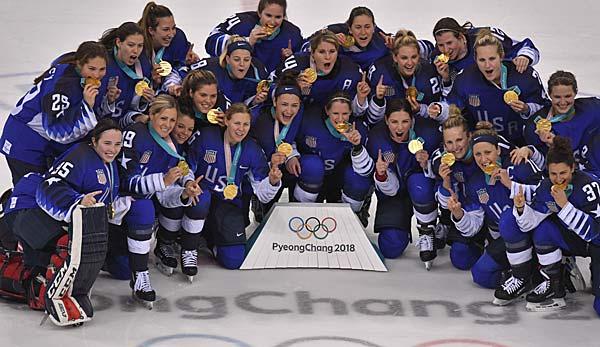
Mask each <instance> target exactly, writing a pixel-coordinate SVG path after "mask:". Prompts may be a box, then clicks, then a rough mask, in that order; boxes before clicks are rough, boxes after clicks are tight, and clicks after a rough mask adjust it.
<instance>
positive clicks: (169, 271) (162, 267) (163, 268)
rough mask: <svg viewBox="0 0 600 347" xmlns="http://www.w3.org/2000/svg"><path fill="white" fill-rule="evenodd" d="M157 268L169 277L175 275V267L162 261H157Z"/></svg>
mask: <svg viewBox="0 0 600 347" xmlns="http://www.w3.org/2000/svg"><path fill="white" fill-rule="evenodd" d="M156 268H157V269H158V271H160V272H161V273H162V274H163V275H165V276H167V277H171V275H173V271H174V270H175V268H172V267H168V266H166V265H165V264H163V263H161V262H160V261H158V262H156Z"/></svg>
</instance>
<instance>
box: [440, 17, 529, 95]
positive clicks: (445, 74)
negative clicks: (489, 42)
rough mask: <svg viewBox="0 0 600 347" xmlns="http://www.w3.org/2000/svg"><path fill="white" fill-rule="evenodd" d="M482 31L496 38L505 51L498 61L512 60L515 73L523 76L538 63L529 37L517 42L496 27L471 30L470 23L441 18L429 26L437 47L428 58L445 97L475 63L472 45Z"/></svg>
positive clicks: (472, 28) (473, 28)
mask: <svg viewBox="0 0 600 347" xmlns="http://www.w3.org/2000/svg"><path fill="white" fill-rule="evenodd" d="M482 29H485V30H490V31H491V32H492V33H493V34H494V36H496V37H497V38H498V40H499V41H500V43H501V45H502V47H503V49H504V52H505V55H504V56H503V57H502V58H503V59H505V60H506V61H512V62H513V64H514V65H515V68H516V70H517V71H518V72H519V73H524V72H525V70H526V69H527V67H528V66H531V65H535V64H537V63H538V62H539V60H540V52H539V51H538V49H537V48H536V47H535V45H534V44H533V42H532V41H531V40H530V39H529V38H526V39H524V40H523V41H517V40H514V39H512V38H510V37H509V36H508V35H506V34H505V33H504V31H502V30H501V29H499V28H495V27H488V28H475V27H473V24H471V22H465V23H464V24H463V25H460V24H458V22H457V21H456V19H454V18H451V17H444V18H442V19H440V20H439V21H437V23H435V26H434V27H433V37H434V38H435V43H436V47H437V48H436V50H435V51H434V52H433V53H432V57H431V58H432V61H433V63H434V64H435V66H436V68H437V70H438V72H439V74H440V75H441V76H442V78H443V82H444V95H448V92H449V91H450V89H451V87H452V82H453V81H454V79H455V78H456V75H457V74H458V73H459V72H460V71H462V70H464V69H466V68H467V67H469V66H472V65H473V64H474V63H475V51H474V49H473V45H474V44H475V41H476V39H475V37H476V36H477V35H478V34H479V31H480V30H482Z"/></svg>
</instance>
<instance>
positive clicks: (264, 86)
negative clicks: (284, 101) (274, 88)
mask: <svg viewBox="0 0 600 347" xmlns="http://www.w3.org/2000/svg"><path fill="white" fill-rule="evenodd" d="M270 86H271V83H269V81H267V80H261V81H260V82H258V84H257V85H256V93H257V94H258V93H262V92H268V91H269V87H270Z"/></svg>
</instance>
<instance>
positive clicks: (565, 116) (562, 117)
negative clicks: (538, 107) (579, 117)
mask: <svg viewBox="0 0 600 347" xmlns="http://www.w3.org/2000/svg"><path fill="white" fill-rule="evenodd" d="M550 112H552V108H550V110H549V111H548V120H549V121H550V123H558V122H562V121H568V120H571V118H573V116H574V115H575V107H574V106H571V108H570V109H569V111H567V113H559V114H555V115H551V114H550Z"/></svg>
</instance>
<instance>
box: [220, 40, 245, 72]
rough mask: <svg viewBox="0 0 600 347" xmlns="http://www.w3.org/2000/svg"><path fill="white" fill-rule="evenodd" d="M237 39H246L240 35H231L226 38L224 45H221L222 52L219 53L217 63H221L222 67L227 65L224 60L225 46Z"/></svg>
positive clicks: (225, 55) (225, 54)
mask: <svg viewBox="0 0 600 347" xmlns="http://www.w3.org/2000/svg"><path fill="white" fill-rule="evenodd" d="M238 41H246V39H245V38H243V37H242V36H240V35H231V36H230V37H229V39H227V42H226V43H225V47H223V52H221V55H220V56H219V65H221V67H223V68H224V67H225V66H226V65H227V62H226V61H225V58H226V57H227V46H229V45H230V44H232V43H234V42H238Z"/></svg>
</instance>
